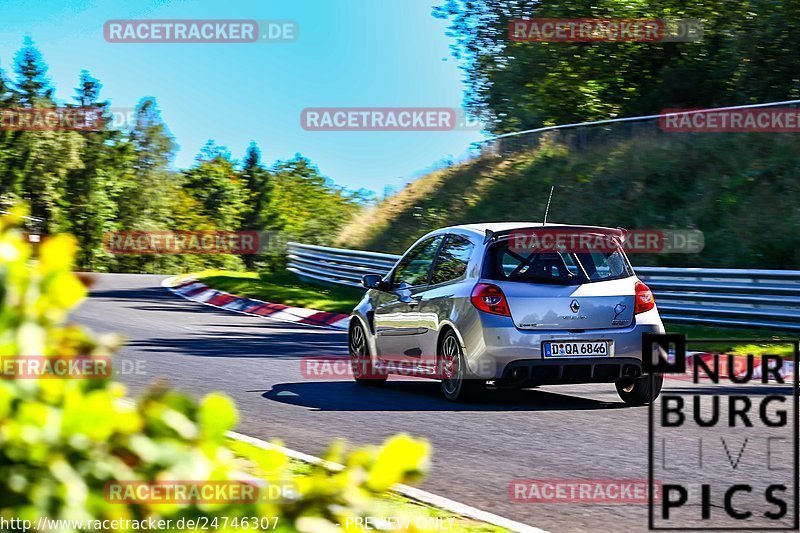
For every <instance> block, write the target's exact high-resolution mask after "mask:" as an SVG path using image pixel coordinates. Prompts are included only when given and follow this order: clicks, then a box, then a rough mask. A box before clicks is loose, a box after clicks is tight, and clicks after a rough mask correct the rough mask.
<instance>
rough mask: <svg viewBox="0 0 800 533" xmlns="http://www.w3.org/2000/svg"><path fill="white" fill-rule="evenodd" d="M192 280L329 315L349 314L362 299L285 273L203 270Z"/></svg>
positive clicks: (346, 289) (356, 293) (348, 289)
mask: <svg viewBox="0 0 800 533" xmlns="http://www.w3.org/2000/svg"><path fill="white" fill-rule="evenodd" d="M193 276H194V277H196V278H197V279H199V280H200V281H202V282H203V283H205V284H206V285H208V286H209V287H212V288H214V289H217V290H220V291H225V292H229V293H231V294H236V295H238V296H246V297H248V298H255V299H257V300H264V301H265V302H272V303H278V304H284V305H291V306H294V307H308V308H311V309H317V310H319V311H329V312H332V313H349V312H350V311H352V310H353V307H355V306H356V304H357V303H358V302H359V300H361V297H362V296H363V295H364V291H363V290H360V289H356V288H351V287H334V286H329V287H328V286H321V285H313V284H311V283H308V282H304V281H302V280H301V279H299V278H298V277H297V276H295V275H294V274H292V273H291V272H285V271H284V272H274V273H261V274H259V273H258V272H234V271H229V270H204V271H202V272H198V273H196V274H193Z"/></svg>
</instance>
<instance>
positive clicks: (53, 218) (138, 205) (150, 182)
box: [0, 40, 364, 272]
mask: <svg viewBox="0 0 800 533" xmlns="http://www.w3.org/2000/svg"><path fill="white" fill-rule="evenodd" d="M14 71H15V74H14V77H13V80H12V79H9V78H8V77H7V76H6V74H5V73H3V72H0V112H3V110H9V109H12V108H13V109H19V108H22V109H29V108H50V107H54V106H64V105H69V106H71V107H82V108H100V109H102V110H103V113H104V114H105V116H106V117H107V120H106V121H105V123H104V125H103V128H102V129H101V130H100V131H85V132H78V131H15V130H13V129H10V128H6V129H3V128H0V209H8V208H9V206H11V205H14V204H15V203H16V202H19V201H20V200H22V201H25V202H26V203H27V204H28V205H29V206H30V209H31V215H32V217H34V218H35V219H38V220H39V222H37V223H36V224H32V226H37V227H31V228H30V229H33V230H37V231H42V232H44V233H45V234H52V233H56V232H69V233H71V234H73V235H75V237H76V238H77V239H78V242H79V244H80V248H79V250H80V251H79V252H78V254H79V255H78V258H77V266H78V267H79V268H81V269H87V270H96V271H134V272H137V271H138V272H140V271H148V272H149V271H156V270H159V271H176V270H180V271H184V272H186V271H190V270H198V269H202V268H212V267H218V268H233V269H237V268H241V267H242V265H243V260H244V261H245V262H246V266H248V267H250V268H254V267H256V266H259V267H261V268H267V269H269V268H274V267H275V266H277V264H279V263H280V260H281V257H282V254H281V253H280V247H278V248H277V249H275V248H271V249H269V250H267V251H266V253H264V254H262V255H261V256H259V257H253V256H241V257H239V256H230V255H217V256H214V255H204V256H188V255H187V256H181V257H175V256H164V255H160V256H131V255H112V254H110V253H109V252H108V251H106V250H105V248H104V246H103V236H104V235H105V234H106V233H107V232H110V231H126V230H213V229H220V230H254V231H266V232H271V233H272V234H273V235H275V234H279V235H280V239H277V240H276V239H273V243H272V244H273V245H274V244H275V242H277V243H278V245H280V243H281V242H285V241H286V240H287V239H292V238H299V239H302V240H305V241H307V242H316V243H322V244H324V243H327V242H328V240H329V239H330V236H331V235H332V234H333V233H335V232H336V230H337V228H338V227H339V226H340V225H341V224H343V223H344V222H345V221H347V220H348V219H349V218H350V217H351V216H352V214H353V213H354V212H355V211H357V210H358V209H359V207H360V205H361V204H362V203H363V202H364V197H363V196H362V194H361V193H350V192H348V191H345V190H343V189H340V188H337V187H335V186H334V185H333V183H332V182H331V181H330V180H329V179H327V178H325V177H323V176H322V175H321V174H320V173H319V170H318V169H317V168H316V167H315V166H314V165H313V164H312V163H311V162H310V161H309V160H308V159H306V158H304V157H303V156H301V155H300V154H297V155H296V156H295V157H294V158H292V159H291V160H288V161H278V162H276V163H275V164H273V165H271V166H269V167H267V166H266V165H265V164H264V163H263V162H262V161H261V152H260V150H259V148H258V146H256V145H255V144H252V145H251V146H250V147H249V148H248V150H247V153H246V154H245V157H244V161H243V162H241V164H240V163H238V162H237V161H235V160H234V159H233V158H232V157H231V154H230V153H229V152H228V151H227V150H226V149H225V148H223V147H221V146H217V145H216V144H215V143H214V142H213V141H209V142H208V144H207V145H206V146H205V147H204V148H203V150H202V151H201V153H200V154H199V155H198V156H197V158H196V160H195V163H194V165H193V166H192V167H191V168H189V169H186V170H183V171H179V170H175V169H174V168H173V166H172V160H173V155H174V152H175V150H176V144H175V141H174V139H173V138H172V135H171V134H170V131H169V129H168V127H167V125H166V124H165V123H164V121H163V120H162V118H161V115H160V113H159V110H158V106H157V104H156V101H155V100H154V99H153V98H145V99H143V100H142V101H141V102H140V103H139V104H138V105H137V107H136V109H135V110H134V111H133V112H132V113H131V115H132V116H131V118H130V120H128V121H124V122H129V123H123V124H118V120H112V119H113V118H115V117H116V118H119V117H122V116H125V115H124V114H122V113H120V112H119V110H117V109H116V108H115V109H112V108H111V107H110V106H109V103H108V102H106V101H103V100H102V99H101V97H100V91H101V87H102V86H101V84H100V82H99V81H98V80H96V79H95V78H93V77H92V76H91V75H90V74H89V73H88V72H86V71H84V72H82V73H81V76H80V81H79V84H78V87H77V89H76V93H75V97H74V102H71V103H69V104H62V103H60V102H57V101H55V100H54V98H53V87H52V86H51V83H50V81H49V79H48V77H47V66H46V64H45V62H44V61H43V59H42V57H41V55H40V54H39V52H38V50H37V49H36V48H35V46H34V45H33V43H32V42H31V41H30V40H26V41H25V44H24V46H23V48H22V49H21V50H20V52H19V53H18V54H17V57H16V64H15V68H14Z"/></svg>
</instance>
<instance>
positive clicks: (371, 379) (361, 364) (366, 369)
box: [347, 320, 389, 386]
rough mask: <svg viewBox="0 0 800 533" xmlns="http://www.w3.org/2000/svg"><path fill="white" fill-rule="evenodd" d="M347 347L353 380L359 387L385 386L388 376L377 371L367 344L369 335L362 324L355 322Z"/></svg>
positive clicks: (350, 331) (349, 333) (351, 328)
mask: <svg viewBox="0 0 800 533" xmlns="http://www.w3.org/2000/svg"><path fill="white" fill-rule="evenodd" d="M347 346H348V348H349V350H348V351H349V353H350V368H351V370H352V372H353V379H355V380H356V383H358V384H359V385H371V386H376V385H383V384H384V383H386V378H388V377H389V376H388V374H386V373H385V372H382V371H379V370H376V369H375V366H374V364H373V361H372V357H371V356H370V353H369V345H368V344H367V334H366V331H365V330H364V326H363V325H361V322H359V321H358V320H355V321H354V322H353V325H352V326H350V330H349V332H348V335H347Z"/></svg>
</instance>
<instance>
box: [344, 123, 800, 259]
mask: <svg viewBox="0 0 800 533" xmlns="http://www.w3.org/2000/svg"><path fill="white" fill-rule="evenodd" d="M798 156H800V138H798V136H796V135H793V134H769V133H726V134H703V133H658V134H651V135H646V136H642V137H637V138H634V139H629V140H625V141H623V142H616V143H608V144H605V145H600V146H595V147H594V148H590V149H584V150H576V149H572V148H567V147H566V146H564V145H560V144H557V143H555V142H543V143H542V145H541V146H540V147H539V148H537V149H531V150H528V151H526V152H521V153H518V154H515V155H513V156H505V157H491V156H486V157H483V158H481V159H478V160H475V161H472V162H469V163H466V164H463V165H459V166H455V167H452V168H449V169H446V170H441V171H437V172H434V173H432V174H429V175H427V176H423V177H422V178H420V179H418V180H416V181H414V182H413V183H411V184H409V185H408V186H407V187H406V188H405V189H404V190H402V191H400V192H399V193H398V194H396V195H395V196H393V197H391V198H389V199H387V200H385V201H384V202H382V203H381V204H379V205H378V206H377V207H375V208H373V209H370V210H369V211H367V212H364V213H362V214H361V215H360V216H359V217H358V218H357V219H356V220H354V221H353V222H352V223H351V224H350V225H348V226H347V227H345V229H344V230H343V232H342V233H341V235H340V237H339V242H338V244H339V245H341V246H346V247H352V248H360V249H368V250H375V251H384V252H396V253H399V252H401V251H403V250H404V249H405V248H406V247H407V246H408V245H409V244H411V243H412V242H414V240H415V239H417V238H418V237H419V236H421V235H422V234H424V233H425V232H427V231H429V230H431V229H434V228H437V227H441V226H446V225H451V224H461V223H469V222H485V221H504V220H507V221H508V220H541V217H542V214H543V213H544V207H545V203H546V201H547V195H548V191H549V189H550V186H551V185H556V192H555V195H554V197H553V202H552V205H551V208H550V216H549V219H550V220H551V221H553V222H562V223H570V224H598V225H608V226H622V227H626V228H696V229H700V230H702V231H704V232H705V243H706V246H705V250H704V251H703V252H702V253H701V254H697V255H685V254H683V255H682V254H672V255H657V256H654V255H648V256H645V255H643V254H638V255H636V256H634V257H632V261H633V262H634V264H639V265H664V266H706V267H711V266H716V267H731V268H745V267H754V268H756V267H758V268H800V246H799V245H800V204H798V201H799V200H800V157H798Z"/></svg>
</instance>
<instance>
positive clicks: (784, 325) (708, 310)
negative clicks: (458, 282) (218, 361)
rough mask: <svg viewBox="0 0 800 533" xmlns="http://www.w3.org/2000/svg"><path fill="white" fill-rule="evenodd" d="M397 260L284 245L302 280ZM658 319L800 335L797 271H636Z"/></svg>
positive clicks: (356, 276) (356, 277)
mask: <svg viewBox="0 0 800 533" xmlns="http://www.w3.org/2000/svg"><path fill="white" fill-rule="evenodd" d="M399 258H400V256H399V255H393V254H381V253H376V252H366V251H361V250H346V249H342V248H329V247H326V246H313V245H309V244H300V243H297V242H290V243H288V267H287V268H288V270H290V271H291V272H294V273H295V274H297V275H299V276H302V277H304V278H308V279H312V280H315V281H322V282H326V283H333V284H337V285H347V286H350V287H361V283H360V281H361V276H363V275H364V274H371V273H374V274H381V275H385V274H387V273H388V272H389V270H391V268H392V267H393V266H394V263H395V262H396V261H397V260H398V259H399ZM636 274H637V275H638V276H639V278H640V279H642V280H643V281H644V282H645V283H647V285H648V286H649V287H650V288H651V289H652V290H653V293H654V294H655V297H656V302H657V303H658V308H659V310H660V311H661V316H662V317H663V318H664V319H665V320H668V321H671V322H683V323H690V324H720V325H727V326H741V327H763V328H771V329H781V330H800V270H739V269H728V268H665V267H639V268H636Z"/></svg>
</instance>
